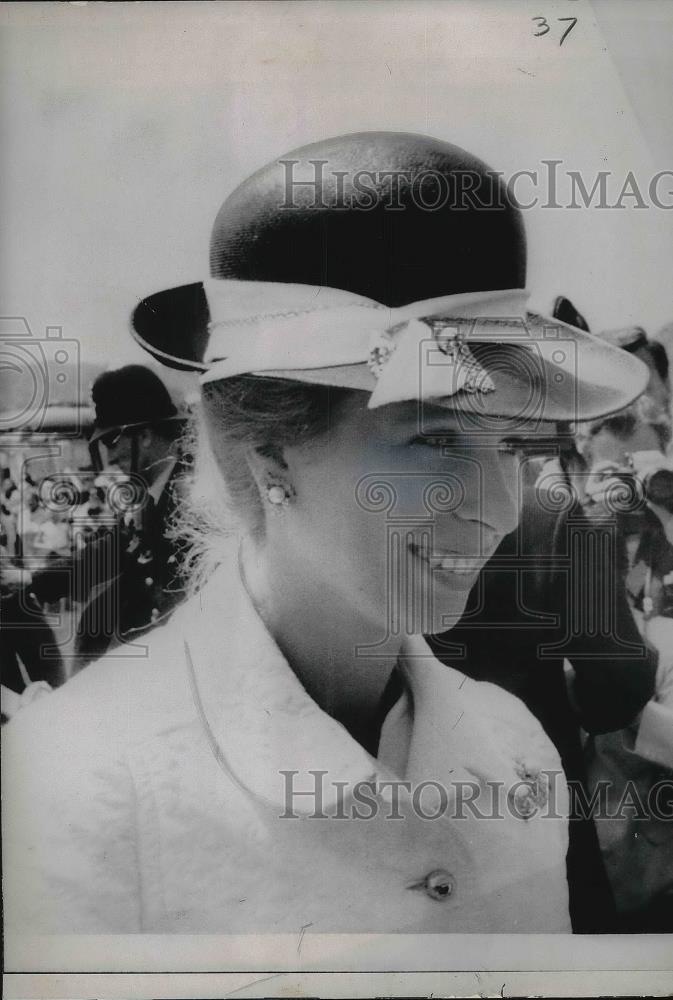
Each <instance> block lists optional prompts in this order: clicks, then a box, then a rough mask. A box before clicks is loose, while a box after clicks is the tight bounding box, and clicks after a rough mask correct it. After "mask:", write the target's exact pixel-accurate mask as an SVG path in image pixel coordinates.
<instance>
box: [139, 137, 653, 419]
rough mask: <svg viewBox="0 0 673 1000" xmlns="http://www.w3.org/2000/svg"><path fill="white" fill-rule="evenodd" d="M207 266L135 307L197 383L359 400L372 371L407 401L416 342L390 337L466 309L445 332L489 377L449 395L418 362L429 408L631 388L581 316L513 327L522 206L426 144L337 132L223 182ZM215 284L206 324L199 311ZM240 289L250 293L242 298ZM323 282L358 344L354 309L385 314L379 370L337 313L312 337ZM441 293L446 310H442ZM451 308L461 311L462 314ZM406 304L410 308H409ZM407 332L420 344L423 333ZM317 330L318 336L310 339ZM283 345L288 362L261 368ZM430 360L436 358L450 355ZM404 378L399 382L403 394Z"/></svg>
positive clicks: (587, 413)
mask: <svg viewBox="0 0 673 1000" xmlns="http://www.w3.org/2000/svg"><path fill="white" fill-rule="evenodd" d="M210 273H211V279H214V281H213V280H209V279H204V280H205V286H204V282H203V281H200V282H195V283H192V284H189V285H182V286H180V287H178V288H172V289H168V290H166V291H162V292H158V293H156V294H154V295H150V296H149V297H148V298H146V299H144V300H143V301H142V302H141V303H140V304H139V305H138V306H137V308H136V309H135V312H134V314H133V328H134V331H135V332H134V336H135V337H136V340H137V341H138V342H139V343H140V344H141V346H143V347H144V348H145V349H146V350H148V351H149V352H150V353H151V354H152V355H153V356H154V357H155V358H157V359H158V360H160V361H162V362H163V363H165V364H167V365H169V366H171V367H175V368H179V369H186V370H192V371H200V372H201V373H202V377H203V379H204V380H208V379H212V378H227V377H231V375H234V374H238V373H245V372H253V373H256V374H259V375H265V376H268V377H276V378H277V377H281V378H289V379H297V380H299V381H306V382H311V381H314V382H321V383H324V384H330V385H342V386H352V387H354V388H362V389H368V390H369V391H370V392H372V397H371V398H370V405H372V400H373V398H374V392H375V391H378V389H379V388H380V387H381V385H382V383H383V381H384V378H385V379H386V380H387V382H388V385H387V388H392V391H391V392H388V393H382V392H381V393H379V399H382V397H384V396H385V400H387V401H394V399H403V398H406V399H409V398H415V397H414V396H411V395H404V393H406V392H409V391H410V392H412V393H413V392H416V393H418V392H419V391H420V390H419V370H418V358H419V355H418V350H417V347H418V345H419V344H420V343H421V342H420V341H419V342H418V344H417V343H416V342H415V341H414V342H412V337H411V334H409V337H408V338H407V339H406V340H405V339H404V337H405V330H402V327H404V326H405V324H409V325H411V323H412V322H413V321H414V320H418V321H426V320H428V321H433V320H434V319H435V318H438V321H439V322H444V318H445V317H448V318H449V320H450V319H451V318H452V317H458V318H460V319H461V320H462V319H468V320H470V319H472V318H474V317H479V319H478V321H477V324H476V326H475V327H474V328H472V329H471V332H467V333H465V334H463V333H462V332H461V333H460V337H463V338H465V337H466V338H467V339H468V341H469V345H468V346H469V350H467V351H466V352H465V353H466V355H467V356H468V358H470V359H471V361H474V360H475V355H474V354H472V353H471V351H472V348H474V350H475V352H476V360H477V362H478V364H477V365H476V366H475V372H476V373H477V374H476V375H475V378H477V377H481V375H480V372H479V368H481V369H482V372H483V373H485V374H486V375H487V376H488V378H484V379H483V381H482V382H480V383H479V385H481V386H482V387H483V388H480V389H478V390H477V391H474V390H473V385H474V383H472V384H471V385H470V386H469V387H468V389H467V390H466V391H463V388H464V386H463V384H462V383H461V384H460V385H459V387H458V389H455V388H454V389H453V391H451V389H450V386H449V380H450V378H451V372H452V370H453V371H455V370H456V369H455V368H454V369H452V368H451V365H450V364H447V365H446V368H445V372H442V373H440V372H438V371H437V369H436V368H435V371H434V373H433V372H432V371H431V369H430V367H429V365H430V362H427V366H426V368H425V369H424V372H425V374H429V376H431V379H432V380H433V385H434V387H435V388H438V389H439V388H441V386H442V384H443V383H442V379H443V378H444V376H445V375H446V386H447V389H446V393H445V396H442V397H438V396H437V394H436V397H437V398H442V399H448V400H449V402H448V404H444V403H443V405H457V402H458V400H459V398H463V399H465V401H466V406H467V407H470V406H472V404H473V403H476V402H478V403H479V404H480V407H481V412H484V413H487V414H489V415H495V416H510V415H512V414H514V413H519V412H521V411H522V407H524V406H525V405H528V404H527V403H526V400H527V399H528V398H536V399H537V398H539V399H540V400H542V403H541V406H540V413H539V416H542V418H543V419H545V418H546V419H549V420H579V419H593V418H594V417H595V416H598V415H602V414H605V413H610V412H615V411H616V410H619V409H621V408H623V407H624V406H627V405H628V404H629V403H630V402H632V400H633V399H634V398H636V397H637V396H638V395H639V394H640V393H641V392H642V391H643V389H644V387H645V384H646V381H647V373H646V371H645V369H644V366H643V365H642V364H640V363H639V362H638V361H636V360H635V359H633V358H629V357H628V356H627V355H626V354H625V352H623V351H619V350H617V349H616V348H614V347H611V346H610V345H607V344H605V343H604V342H601V341H600V340H598V338H596V337H593V336H592V335H591V334H589V333H587V332H586V323H584V325H583V326H581V325H573V319H576V317H577V315H578V314H576V312H575V311H573V315H572V316H571V317H570V323H568V321H567V320H565V319H564V320H559V319H556V318H552V317H544V316H533V315H532V314H528V317H529V319H530V323H531V327H530V329H529V330H526V329H525V323H526V309H525V305H523V306H522V303H525V300H526V293H525V283H526V237H525V230H524V225H523V216H522V213H521V211H520V209H519V208H518V206H517V205H516V204H515V202H514V200H513V198H512V197H511V195H510V193H509V191H508V190H507V187H506V185H505V183H504V181H503V179H502V175H501V174H499V173H498V172H496V171H494V170H492V169H491V168H490V167H488V166H487V164H485V163H484V162H483V161H481V160H480V159H478V158H477V157H475V156H473V155H472V154H470V153H468V152H466V151H465V150H463V149H460V148H459V147H457V146H455V145H452V144H450V143H448V142H443V141H441V140H439V139H435V138H431V137H428V136H423V135H415V134H409V133H393V132H367V133H357V134H353V135H345V136H338V137H335V138H332V139H328V140H325V141H323V142H319V143H314V144H313V145H310V146H306V147H303V148H301V149H298V150H295V151H293V152H291V153H288V154H286V155H285V156H283V157H280V158H278V159H277V160H274V161H272V162H271V163H269V164H268V165H267V166H265V167H263V168H262V169H261V170H259V171H257V172H256V173H255V174H253V175H252V176H251V177H249V178H248V179H247V180H246V181H244V182H243V183H242V184H241V185H239V187H238V188H236V190H235V191H234V192H233V193H232V194H231V195H230V196H229V197H228V198H227V199H226V201H225V202H224V204H223V205H222V207H221V209H220V211H219V212H218V215H217V217H216V219H215V223H214V226H213V230H212V235H211V243H210ZM214 284H217V285H218V288H217V290H216V294H217V296H218V301H217V305H218V309H219V310H220V314H218V315H214V314H213V315H211V313H212V311H213V310H212V306H213V298H212V296H213V294H214V293H215V289H214V288H213V287H212V286H213V285H214ZM241 286H248V287H247V292H246V289H245V288H243V289H242V288H241ZM302 286H304V291H303V293H302V292H301V288H302ZM306 286H307V287H306ZM283 289H285V290H286V291H285V292H284V291H283ZM266 290H268V297H266V295H265V292H266ZM279 290H280V291H279ZM330 290H331V292H334V291H335V290H336V291H340V292H341V293H342V294H343V295H346V296H351V297H352V299H357V300H358V301H348V300H347V299H345V300H343V301H344V303H345V305H344V310H343V312H345V313H347V312H348V309H349V308H350V307H351V306H352V314H353V315H357V316H358V319H359V320H360V319H361V320H362V323H361V326H362V338H361V342H362V343H364V344H366V343H367V339H366V337H367V331H366V329H365V328H366V326H367V320H366V318H363V317H365V314H366V312H367V309H368V307H370V308H369V316H370V317H371V318H372V320H373V323H372V325H373V327H374V332H375V333H376V322H381V317H382V315H383V321H384V322H385V318H386V317H389V325H388V329H387V330H384V331H383V342H384V343H383V351H384V352H386V353H387V357H386V356H384V362H383V366H382V367H381V369H380V370H378V371H376V364H374V363H372V362H376V363H378V358H379V357H381V353H379V354H378V355H377V354H376V353H374V354H373V355H372V354H370V355H369V360H368V359H367V354H366V353H365V354H364V356H362V355H361V354H358V350H359V344H358V341H357V337H356V336H355V334H354V332H353V326H351V325H350V324H349V323H348V321H347V320H344V321H343V322H342V324H341V326H339V323H338V321H337V320H338V317H336V319H335V322H334V323H333V324H332V326H331V327H330V328H329V330H328V329H327V326H328V323H329V312H330V309H331V308H332V303H334V302H335V301H336V305H335V311H336V310H339V309H341V302H340V301H339V297H338V295H336V296H335V295H334V294H330ZM295 291H296V303H295V302H294V301H293V295H294V294H295ZM500 292H502V293H504V294H503V295H501V296H500V298H498V295H497V293H500ZM321 293H322V294H321ZM246 294H247V296H248V300H249V301H248V302H246V303H244V307H241V308H240V309H239V311H238V312H236V309H237V308H238V303H237V302H234V301H233V299H234V298H235V297H236V296H243V297H245V296H246ZM228 296H231V301H230V299H228ZM480 296H481V300H480V299H479V297H480ZM489 296H492V309H493V310H494V311H493V312H491V313H489V311H488V309H489V306H488V302H487V300H488V298H489ZM508 297H509V298H508ZM258 298H259V301H258V300H257V299H258ZM451 298H453V299H455V300H458V299H460V300H461V301H460V302H457V301H454V302H451V303H447V301H446V300H447V299H451ZM475 299H476V300H477V305H476V306H475ZM307 301H308V307H306V305H307ZM209 303H210V305H209ZM463 304H464V305H465V306H466V310H465V311H460V309H461V308H462V306H463ZM416 306H417V307H418V310H423V309H424V310H425V311H418V310H417V311H416V312H414V308H415V307H416ZM358 307H359V308H358ZM444 307H445V311H444V312H441V311H439V310H441V309H442V308H444ZM510 307H511V311H509V310H510ZM452 308H453V312H452ZM470 308H472V309H473V311H472V312H470V311H469V309H470ZM246 309H247V310H248V312H246ZM456 310H458V311H456ZM480 310H481V311H480ZM497 310H500V311H497ZM319 312H321V313H322V315H321V316H319V315H317V314H318V313H319ZM308 314H311V316H308ZM307 316H308V318H307ZM294 317H297V320H298V322H297V328H296V329H295V328H293V327H292V321H293V318H294ZM334 318H335V317H334V314H333V319H334ZM517 318H518V319H520V322H519V323H518V325H517V323H516V322H513V319H517ZM322 319H324V320H325V323H324V324H323V326H322V327H321V320H322ZM580 319H581V317H580ZM400 320H402V322H400ZM482 320H483V321H482ZM274 323H276V326H274ZM302 323H303V324H304V325H303V332H302V330H301V329H300V327H301V324H302ZM394 324H398V325H397V326H395V325H394ZM261 327H264V329H263V330H262V329H261ZM477 327H478V329H477ZM215 328H217V329H215ZM422 328H423V329H424V330H425V335H426V336H431V333H430V327H429V326H427V325H425V323H423V324H422ZM468 328H469V326H468V327H466V329H468ZM419 329H420V326H419V324H418V323H417V324H416V331H418V330H419ZM316 330H317V331H318V333H319V334H320V337H314V336H313V334H314V332H315V331H316ZM400 330H402V332H401V333H400V332H399V331H400ZM390 331H393V336H392V338H388V341H387V342H386V334H387V333H390ZM215 334H217V336H216V335H215ZM434 335H435V333H434V328H433V333H432V336H434ZM302 336H303V337H304V341H303V342H304V343H305V345H306V352H305V355H306V356H303V354H302V345H301V342H300V340H301V337H302ZM419 336H420V334H419ZM284 338H285V339H284ZM349 338H350V340H349ZM554 339H556V340H558V341H559V343H558V344H554ZM285 340H286V341H287V345H288V346H287V351H286V354H287V363H286V364H281V363H277V362H278V359H279V357H280V358H281V360H282V357H283V354H284V351H285ZM342 341H343V345H345V346H343V345H342ZM347 341H348V344H346V342H347ZM249 344H250V345H252V346H251V347H250V349H249V351H248V345H249ZM323 344H324V346H325V353H324V356H321V355H320V351H321V349H322V347H321V345H323ZM351 345H353V346H352V348H351ZM403 348H404V349H403ZM375 350H379V348H378V347H376V348H375ZM414 351H415V352H416V353H415V355H414ZM536 351H537V354H536ZM236 352H238V354H237V353H236ZM349 352H350V353H349ZM443 353H444V355H445V357H448V355H449V349H448V347H447V349H446V350H444V351H443ZM538 355H539V357H540V358H542V359H543V360H540V362H539V364H538V363H537V357H538ZM414 358H415V364H414ZM313 361H315V363H312V362H313ZM522 361H523V362H525V363H522ZM271 362H274V363H271ZM407 362H409V363H407ZM529 362H530V364H529ZM248 363H249V366H248V367H245V366H246V365H247V364H248ZM405 371H406V381H407V384H406V385H401V382H402V381H403V380H404V377H405ZM425 374H424V377H425ZM529 374H530V377H529ZM491 376H492V378H491ZM376 380H378V382H377V381H376ZM489 380H490V381H489ZM393 382H395V384H394V385H393V384H392V383H393ZM425 384H428V383H425ZM375 386H376V390H375ZM414 386H415V388H414ZM433 391H434V389H433ZM449 397H450V398H449ZM385 400H384V401H385ZM481 404H483V405H481ZM376 405H381V403H380V402H379V403H377V404H376Z"/></svg>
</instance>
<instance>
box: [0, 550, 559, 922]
mask: <svg viewBox="0 0 673 1000" xmlns="http://www.w3.org/2000/svg"><path fill="white" fill-rule="evenodd" d="M235 565H236V562H235V560H233V561H232V566H231V567H230V568H222V569H221V570H220V572H219V575H218V576H216V577H215V578H214V579H213V581H212V582H211V584H209V585H208V586H207V587H206V588H205V589H204V591H203V592H202V593H201V594H200V595H197V596H196V597H194V598H193V599H191V600H190V601H189V602H188V603H187V604H185V605H183V606H182V607H181V608H179V609H178V611H177V612H176V613H175V614H174V616H173V617H172V619H171V620H170V621H169V622H168V623H167V624H166V625H164V626H162V627H160V628H158V629H157V630H156V631H155V632H154V633H152V634H151V635H150V636H149V637H145V639H144V641H145V643H148V651H147V654H146V655H145V656H140V657H139V656H138V655H137V650H136V651H135V652H136V655H133V656H132V655H129V654H130V652H133V650H130V649H127V648H124V647H122V648H121V649H117V650H115V651H114V652H112V653H110V654H108V655H107V656H106V657H104V658H103V659H102V660H100V661H99V662H98V663H96V664H94V665H92V666H90V667H88V668H87V669H86V670H84V671H83V672H82V673H80V674H79V675H78V676H76V677H75V678H73V679H72V680H71V681H69V682H68V683H67V684H66V685H65V686H64V687H63V688H61V689H59V690H58V691H56V692H54V693H53V694H51V695H49V696H48V697H45V698H43V699H41V700H40V701H38V702H35V703H34V704H33V705H30V706H29V707H28V708H26V709H25V710H23V711H22V712H20V713H19V714H18V715H17V717H16V718H15V719H13V720H12V721H11V722H10V723H9V724H8V725H7V726H6V727H5V730H4V743H5V747H4V753H3V767H4V770H5V782H4V787H5V795H4V798H5V805H4V825H5V829H4V838H3V847H4V853H5V858H4V861H5V866H4V871H5V878H6V885H5V917H6V922H7V923H6V927H7V930H8V932H13V931H14V932H20V931H27V932H30V933H32V934H34V933H40V932H45V933H68V932H77V933H89V934H91V933H105V932H109V933H117V934H119V933H132V932H147V933H161V932H172V933H199V932H204V933H248V932H255V933H263V932H299V930H300V929H301V928H304V929H307V930H308V931H309V932H344V931H357V932H387V933H389V932H397V931H400V932H409V933H417V932H424V931H427V932H433V933H444V932H467V931H474V932H482V933H486V932H499V931H503V932H517V931H518V932H535V933H544V932H568V931H570V922H569V917H568V890H567V882H566V868H565V855H566V850H567V820H566V818H565V814H566V809H567V802H566V798H567V788H566V785H565V779H564V778H563V775H562V772H561V764H560V761H559V757H558V754H557V752H556V750H555V748H554V746H553V745H552V743H551V742H550V740H549V739H548V738H547V737H546V735H545V734H544V732H543V730H542V728H541V726H540V724H539V723H538V722H537V721H536V720H535V719H534V717H533V716H532V715H531V714H530V712H529V711H528V710H527V709H526V708H525V706H524V705H523V703H522V702H520V701H519V700H518V699H517V698H515V697H513V696H512V695H510V694H508V693H507V692H505V691H504V690H502V689H501V688H499V687H498V686H496V685H492V684H488V683H484V682H476V681H472V680H469V679H466V678H465V676H464V675H462V674H460V673H459V672H458V671H456V670H453V669H451V668H449V667H446V666H443V665H442V664H440V663H439V662H438V661H437V660H436V659H435V658H434V657H433V656H432V655H431V653H430V650H429V648H428V647H427V645H426V644H425V642H424V640H422V639H421V638H412V639H410V640H408V641H407V643H406V645H405V651H404V655H403V657H402V659H401V661H400V666H401V669H402V672H403V675H404V677H405V680H406V683H407V691H406V693H405V694H404V695H403V696H402V698H401V699H400V700H399V701H398V702H397V704H396V705H395V706H394V707H393V709H392V710H391V712H390V713H389V715H388V716H387V718H386V721H385V723H384V726H383V730H382V734H381V743H380V749H379V753H378V758H377V759H375V758H373V757H371V756H370V755H369V754H368V753H366V752H365V750H364V749H363V748H362V747H361V746H360V745H359V744H358V743H357V742H356V741H355V740H354V739H353V738H352V737H351V736H350V735H349V733H348V732H347V731H346V730H345V729H344V728H343V727H342V726H341V725H340V724H339V723H337V722H336V721H335V720H334V719H332V718H331V717H330V716H328V715H326V714H325V713H324V712H323V711H322V710H321V709H320V708H319V707H318V706H317V705H316V704H315V702H314V701H313V700H312V699H311V698H310V697H309V696H308V694H307V693H306V691H305V690H304V688H303V687H302V685H301V684H300V682H299V680H298V679H297V677H296V676H295V674H294V673H293V671H292V670H291V668H290V667H289V665H288V664H287V662H286V661H285V659H284V658H283V656H282V654H281V652H280V650H279V649H278V647H277V646H276V644H275V642H274V641H273V639H272V637H271V636H270V635H269V633H268V631H267V630H266V628H265V626H264V624H263V623H262V621H261V619H260V618H259V617H258V615H257V612H256V611H255V609H254V608H253V606H252V604H251V602H250V599H249V597H248V595H247V593H246V591H245V589H244V587H243V586H242V584H241V582H240V578H239V576H238V572H237V571H236V570H235ZM190 664H191V666H190ZM544 771H548V772H550V773H551V778H549V777H548V778H547V779H545V778H544V776H541V775H540V772H544ZM282 772H289V773H282ZM316 772H324V774H323V775H322V777H320V779H317V778H316ZM397 778H401V779H404V780H407V781H409V782H410V788H409V790H405V789H400V790H399V798H398V799H397V805H396V809H395V810H392V809H391V800H390V795H391V793H390V792H386V791H385V790H383V791H381V792H380V794H378V793H379V791H380V789H379V787H378V786H371V785H370V786H366V785H361V784H358V783H359V782H363V781H373V782H377V781H379V782H380V780H381V779H390V780H392V779H397ZM545 780H546V781H547V785H548V784H549V782H551V788H549V787H546V785H545ZM317 781H319V786H320V789H321V791H322V792H323V801H322V813H323V814H324V816H325V818H320V817H319V816H316V815H312V814H315V813H316V812H318V813H319V812H321V810H320V808H319V806H320V803H319V802H316V797H315V795H308V796H307V795H304V796H302V795H299V794H295V795H294V796H291V797H290V798H288V790H291V791H292V792H294V793H298V792H301V791H307V790H309V791H310V790H311V789H315V788H316V787H318V786H317V785H316V782H317ZM423 781H426V782H431V783H432V784H428V785H425V786H424V788H423V789H421V792H422V794H421V796H420V798H417V800H416V803H417V806H418V804H419V803H420V812H422V814H420V812H419V809H418V808H417V809H416V811H414V808H413V802H414V795H415V794H416V795H417V793H418V788H419V783H420V782H423ZM461 781H463V782H470V783H471V784H470V785H462V786H461V785H458V784H456V782H461ZM339 782H341V783H342V784H341V785H339ZM488 782H491V783H492V784H491V785H489V784H488ZM442 788H446V789H447V796H448V797H447V798H446V799H443V797H442V793H441V789H442ZM466 789H467V793H466V794H465V790H466ZM475 789H477V790H478V797H476V798H475V797H474V796H475V795H476V794H477V792H476V791H475ZM494 789H496V790H497V789H500V792H496V791H494ZM365 792H367V794H365ZM395 794H397V792H396V793H395ZM495 794H498V795H500V796H501V801H500V803H499V805H498V806H495V805H494V803H495V800H494V797H493V796H494V795H495ZM449 799H450V800H451V802H450V803H449ZM467 800H473V801H474V803H475V808H476V806H479V807H480V808H481V812H482V813H486V814H490V815H491V816H492V817H493V818H482V817H480V816H475V815H473V812H474V809H471V808H470V807H469V806H468V805H466V803H467ZM515 800H516V801H517V802H518V803H519V804H522V809H520V810H519V809H518V807H517V811H518V812H519V815H513V814H512V812H511V811H510V810H509V807H508V805H507V803H508V802H509V803H512V802H514V801H515ZM457 801H462V802H463V808H462V813H463V815H462V817H461V816H460V815H459V813H460V812H461V809H459V808H456V802H457ZM545 802H547V806H550V805H551V806H553V808H547V809H546V810H545V809H543V808H542V807H543V806H544V805H545ZM367 803H369V804H367ZM447 804H448V805H447ZM442 807H443V808H442ZM393 811H395V812H396V818H393V817H392V815H391V813H392V812H393ZM288 812H290V813H293V814H294V815H293V816H288V815H287V813H288ZM436 812H437V813H440V815H439V816H438V817H437V818H434V819H432V818H427V817H428V816H430V815H433V814H434V813H436ZM498 812H500V814H501V815H500V818H498V816H497V815H494V814H497V813H498ZM522 812H527V813H532V814H531V815H529V817H528V818H525V819H524V818H520V814H521V813H522ZM358 813H359V814H360V817H359V818H358V815H356V814H358ZM284 814H285V815H284ZM337 814H338V815H344V816H345V817H346V818H338V815H337ZM370 814H372V815H370ZM424 817H426V818H424Z"/></svg>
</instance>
